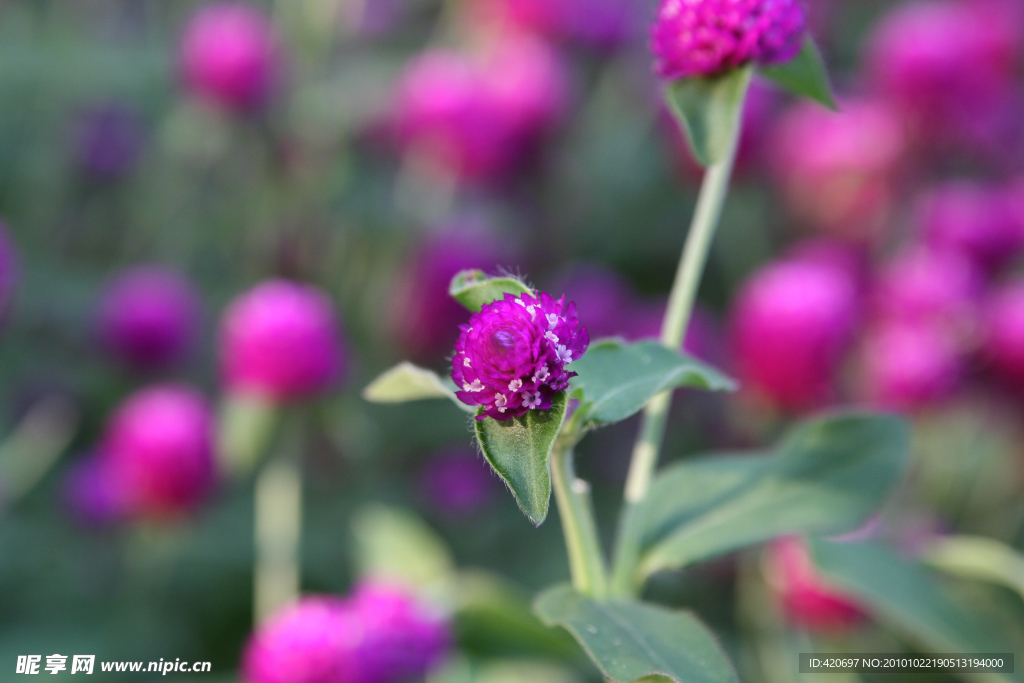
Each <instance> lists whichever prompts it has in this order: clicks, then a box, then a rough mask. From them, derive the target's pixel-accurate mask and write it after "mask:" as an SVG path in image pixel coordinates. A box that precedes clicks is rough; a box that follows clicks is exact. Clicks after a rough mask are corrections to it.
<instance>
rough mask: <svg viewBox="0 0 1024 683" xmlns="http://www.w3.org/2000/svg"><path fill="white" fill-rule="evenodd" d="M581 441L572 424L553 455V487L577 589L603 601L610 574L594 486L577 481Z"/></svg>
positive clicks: (574, 585) (560, 438)
mask: <svg viewBox="0 0 1024 683" xmlns="http://www.w3.org/2000/svg"><path fill="white" fill-rule="evenodd" d="M578 440H579V437H578V434H577V429H576V424H575V422H574V421H572V420H570V422H569V423H568V424H567V425H566V427H565V429H564V430H563V432H562V435H561V436H560V437H559V439H558V441H557V442H556V443H555V447H554V449H552V451H551V483H552V486H553V488H554V492H555V503H556V504H557V505H558V516H559V518H561V520H562V532H563V533H564V534H565V546H566V550H567V551H568V553H569V571H570V573H571V574H572V585H573V588H575V589H576V590H577V591H579V592H580V593H582V594H584V595H589V596H591V597H594V598H603V597H605V596H606V594H607V591H608V572H607V569H606V567H605V563H604V556H603V554H602V551H601V540H600V538H599V537H598V535H597V524H596V522H595V521H594V507H593V503H592V502H591V500H590V485H589V484H588V483H587V482H585V481H583V480H582V479H578V478H577V477H576V472H575V469H574V467H573V450H572V449H573V445H575V443H576V441H578Z"/></svg>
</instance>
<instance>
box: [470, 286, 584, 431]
mask: <svg viewBox="0 0 1024 683" xmlns="http://www.w3.org/2000/svg"><path fill="white" fill-rule="evenodd" d="M459 329H460V330H461V331H462V334H461V335H460V336H459V340H458V341H457V342H455V355H454V356H453V358H452V381H453V382H455V386H457V387H459V388H460V389H461V390H460V391H456V392H455V395H456V396H458V397H459V400H460V401H462V402H463V403H465V404H466V405H470V406H482V407H483V408H484V411H485V412H484V414H482V415H479V416H478V418H477V419H483V418H484V416H487V417H493V418H494V419H496V420H507V419H509V418H512V417H520V416H522V415H525V414H526V413H528V412H529V411H530V410H534V409H540V410H548V409H550V408H551V401H552V398H553V397H554V395H555V394H556V393H557V392H559V391H563V390H565V389H566V388H567V387H568V386H569V378H571V377H574V376H575V375H576V373H574V372H569V371H568V370H566V369H565V366H566V365H567V364H568V363H571V362H573V361H574V360H579V359H580V357H582V356H583V354H584V353H586V351H587V346H588V345H589V343H590V337H589V336H588V335H587V330H586V329H585V328H583V327H582V326H580V321H579V319H578V318H577V317H576V304H574V303H572V302H569V304H566V303H565V297H562V298H561V299H559V300H558V301H555V300H554V299H552V298H551V296H550V295H549V294H547V293H546V292H539V293H538V294H537V296H536V297H533V296H530V295H529V294H521V295H519V296H513V295H511V294H506V295H505V298H504V299H500V300H498V301H494V302H492V303H490V304H487V305H486V306H484V307H483V308H482V309H481V310H480V311H479V312H478V313H474V314H473V317H471V318H470V319H469V324H468V325H462V326H460V327H459Z"/></svg>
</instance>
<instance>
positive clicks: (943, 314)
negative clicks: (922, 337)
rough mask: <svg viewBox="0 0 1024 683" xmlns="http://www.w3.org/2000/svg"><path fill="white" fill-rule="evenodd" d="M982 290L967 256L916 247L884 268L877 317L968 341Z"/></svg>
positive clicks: (875, 307)
mask: <svg viewBox="0 0 1024 683" xmlns="http://www.w3.org/2000/svg"><path fill="white" fill-rule="evenodd" d="M983 287H984V280H983V278H982V276H981V273H979V272H978V270H977V268H976V267H975V266H974V265H973V264H972V263H971V262H970V261H968V260H967V259H965V258H964V257H963V256H961V255H959V254H956V253H953V252H948V251H936V250H934V249H929V248H927V247H923V246H916V247H913V248H911V249H909V250H907V251H905V252H903V253H901V254H899V255H897V256H896V257H895V258H893V259H892V260H890V261H889V262H888V263H886V264H884V265H883V266H882V267H881V269H880V271H879V274H878V277H877V281H876V283H875V287H874V293H873V297H872V298H873V302H872V303H873V311H874V313H875V315H877V316H878V317H880V318H884V319H887V320H892V321H896V322H906V323H933V324H938V325H941V326H944V327H945V328H946V329H947V330H948V331H949V332H951V333H953V334H954V335H956V336H970V335H971V334H973V332H974V329H975V327H976V318H977V309H978V302H979V300H980V297H981V294H982V290H983Z"/></svg>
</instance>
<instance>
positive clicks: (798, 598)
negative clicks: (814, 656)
mask: <svg viewBox="0 0 1024 683" xmlns="http://www.w3.org/2000/svg"><path fill="white" fill-rule="evenodd" d="M766 569H767V575H768V583H769V585H771V587H772V588H773V589H774V592H775V594H776V595H777V597H778V599H779V602H780V605H781V607H782V612H783V614H784V615H785V616H786V618H787V619H788V620H789V621H790V622H791V623H793V624H794V625H796V626H799V627H801V628H803V629H806V630H808V631H814V632H825V633H829V632H831V633H835V632H838V631H844V630H848V629H850V628H851V627H853V626H856V625H857V624H858V623H860V622H862V621H863V620H864V611H863V609H862V608H861V607H860V605H858V604H857V602H855V601H854V599H853V598H852V597H851V596H849V595H846V594H844V593H843V592H841V591H840V590H839V589H838V588H836V587H833V586H831V585H829V584H828V583H827V582H826V581H825V580H824V579H823V578H822V577H821V576H820V574H819V573H818V570H817V569H816V568H815V567H814V563H813V562H812V560H811V557H810V554H809V553H808V551H807V547H806V545H805V544H804V542H803V541H802V540H801V539H799V538H796V537H787V538H780V539H778V540H777V541H775V542H774V543H772V545H771V546H769V549H768V557H767V562H766Z"/></svg>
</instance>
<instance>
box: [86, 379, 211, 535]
mask: <svg viewBox="0 0 1024 683" xmlns="http://www.w3.org/2000/svg"><path fill="white" fill-rule="evenodd" d="M99 450H100V452H101V453H102V457H103V459H104V461H105V463H104V466H106V467H109V468H110V470H111V472H112V473H113V475H112V476H114V478H115V479H114V481H115V482H118V483H119V485H121V486H123V487H124V491H123V495H124V497H125V500H126V502H127V503H126V504H127V509H128V512H129V514H132V515H141V516H155V517H169V516H175V515H179V514H182V513H184V512H188V511H189V510H191V509H192V508H194V507H195V506H196V505H197V504H198V503H199V502H200V501H201V500H203V498H205V497H206V495H207V494H208V493H209V492H210V491H211V489H212V488H213V486H214V484H215V481H216V477H217V473H216V467H215V463H214V420H213V415H212V412H211V410H210V407H209V405H208V404H207V402H206V399H205V398H204V397H203V395H202V394H200V393H199V392H198V391H197V390H195V389H193V388H192V387H190V386H187V385H184V384H175V383H168V384H158V385H153V386H150V387H146V388H144V389H141V390H139V391H137V392H136V393H134V394H132V395H131V396H130V397H129V398H128V399H127V400H126V401H125V402H124V403H123V404H121V406H120V407H119V408H118V409H117V410H116V411H115V412H114V414H113V416H112V417H111V419H110V421H109V422H108V424H107V427H106V430H105V432H104V435H103V440H102V443H101V445H100V449H99Z"/></svg>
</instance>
